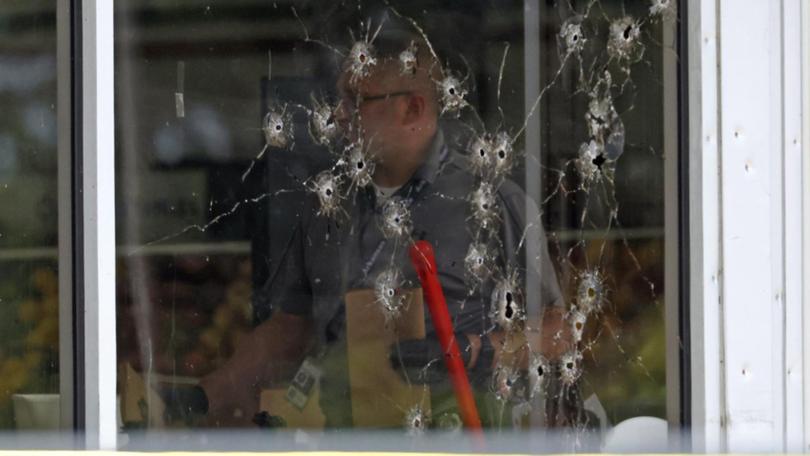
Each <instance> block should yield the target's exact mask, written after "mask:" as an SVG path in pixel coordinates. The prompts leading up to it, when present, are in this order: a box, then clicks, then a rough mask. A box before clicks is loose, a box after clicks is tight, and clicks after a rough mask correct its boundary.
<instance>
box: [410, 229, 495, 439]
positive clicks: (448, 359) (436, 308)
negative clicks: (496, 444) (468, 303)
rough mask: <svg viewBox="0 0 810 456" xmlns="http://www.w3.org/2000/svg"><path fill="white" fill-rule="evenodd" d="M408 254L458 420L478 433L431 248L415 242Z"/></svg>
mask: <svg viewBox="0 0 810 456" xmlns="http://www.w3.org/2000/svg"><path fill="white" fill-rule="evenodd" d="M410 255H411V262H412V263H413V266H414V268H416V273H417V274H419V281H420V282H422V291H423V293H424V295H425V302H426V303H427V306H428V309H429V310H430V318H431V319H432V320H433V327H434V328H436V334H437V335H438V336H439V343H440V344H441V346H442V352H443V353H444V363H445V365H446V366H447V371H448V372H449V374H450V381H451V382H452V384H453V391H454V392H455V394H456V401H458V408H459V410H460V411H461V420H462V421H463V422H464V426H465V427H466V428H468V429H471V430H473V431H474V432H476V433H480V432H481V418H480V417H479V416H478V408H477V407H476V406H475V399H474V398H473V394H472V388H471V387H470V381H469V379H468V378H467V370H466V368H465V367H464V363H463V362H462V358H461V352H460V351H459V349H458V343H457V342H456V339H455V337H454V331H453V323H452V322H451V321H450V313H449V312H448V311H447V301H445V299H444V292H442V285H441V283H439V275H438V272H437V268H436V259H435V257H434V255H433V247H432V246H431V245H430V243H429V242H427V241H416V242H414V244H413V245H412V246H411V249H410Z"/></svg>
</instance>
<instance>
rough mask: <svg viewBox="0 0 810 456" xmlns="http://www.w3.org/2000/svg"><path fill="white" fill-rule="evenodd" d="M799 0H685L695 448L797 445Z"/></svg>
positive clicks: (799, 338)
mask: <svg viewBox="0 0 810 456" xmlns="http://www.w3.org/2000/svg"><path fill="white" fill-rule="evenodd" d="M800 7H801V0H768V1H762V0H706V1H698V0H691V1H690V2H689V8H690V11H689V18H688V23H689V33H690V35H689V49H688V53H689V55H688V60H689V63H688V64H689V91H690V92H689V93H690V107H689V111H690V112H689V113H690V115H689V123H690V125H689V127H690V141H689V143H690V144H689V154H690V203H691V209H690V235H691V239H692V243H691V258H690V267H691V285H692V287H691V296H690V302H691V304H690V305H691V316H692V321H691V323H692V348H693V352H692V376H693V382H692V391H693V417H692V421H693V431H694V433H693V437H694V438H693V443H694V450H695V451H724V450H728V451H751V450H762V451H769V450H770V451H798V450H801V449H802V448H803V434H804V424H803V417H804V412H803V405H802V404H803V379H802V378H803V369H802V352H803V350H802V344H803V340H802V318H803V315H802V283H803V277H804V274H803V269H802V253H801V252H802V249H801V245H802V242H801V238H802V234H801V233H802V196H801V195H802V138H801V110H802V108H801V101H800V100H801V82H800V81H801V79H800V66H801V64H800V62H801V60H800V55H801V54H800V52H801V47H800V45H799V43H801V39H800V32H801V27H800V17H801V14H800ZM805 8H806V5H805Z"/></svg>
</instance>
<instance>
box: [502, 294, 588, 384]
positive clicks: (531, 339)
mask: <svg viewBox="0 0 810 456" xmlns="http://www.w3.org/2000/svg"><path fill="white" fill-rule="evenodd" d="M565 316H566V314H565V310H564V309H563V308H561V307H551V308H548V309H546V311H545V312H544V313H543V319H542V320H541V321H540V322H536V323H535V324H533V325H532V324H527V326H526V329H524V330H522V331H518V332H513V333H505V332H504V331H493V332H491V333H489V339H490V342H491V343H492V346H494V347H495V363H496V364H498V363H501V362H504V363H506V364H509V365H512V366H514V367H516V368H518V369H520V370H526V369H528V366H529V361H530V359H531V354H532V353H539V354H541V355H543V357H544V358H546V359H547V360H548V361H551V362H554V361H558V360H559V359H560V357H562V355H564V354H565V353H567V352H569V351H570V350H572V349H573V348H574V347H575V346H576V344H575V343H574V336H573V332H572V331H571V324H570V322H569V321H568V320H567V319H566V318H565Z"/></svg>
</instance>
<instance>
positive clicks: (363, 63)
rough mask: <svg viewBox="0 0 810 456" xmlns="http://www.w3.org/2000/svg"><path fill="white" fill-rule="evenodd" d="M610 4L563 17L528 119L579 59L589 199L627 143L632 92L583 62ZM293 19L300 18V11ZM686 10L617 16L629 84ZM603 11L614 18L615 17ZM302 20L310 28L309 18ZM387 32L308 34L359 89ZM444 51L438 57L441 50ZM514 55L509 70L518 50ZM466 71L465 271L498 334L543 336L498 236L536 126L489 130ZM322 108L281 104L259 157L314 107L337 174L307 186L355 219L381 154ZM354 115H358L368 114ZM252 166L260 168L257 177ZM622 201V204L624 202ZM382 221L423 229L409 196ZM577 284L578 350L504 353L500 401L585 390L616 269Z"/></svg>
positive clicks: (454, 422) (613, 50) (387, 280)
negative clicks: (511, 181) (585, 371)
mask: <svg viewBox="0 0 810 456" xmlns="http://www.w3.org/2000/svg"><path fill="white" fill-rule="evenodd" d="M390 8H391V10H392V12H393V14H396V15H398V16H400V17H401V15H400V14H399V12H397V11H396V10H394V9H393V7H390ZM598 9H599V4H598V1H596V0H593V1H591V2H590V3H588V4H587V6H586V8H585V10H584V11H581V12H576V11H572V12H571V16H570V17H569V18H567V19H566V20H564V21H563V23H562V25H561V27H560V30H559V31H558V33H557V40H558V46H559V49H560V56H561V59H560V68H559V69H558V71H557V73H556V75H555V77H554V78H552V80H551V82H550V83H549V85H548V86H546V87H545V88H544V89H543V90H542V91H541V92H540V95H539V96H538V97H537V100H535V103H534V105H533V108H532V110H531V111H530V112H529V114H528V115H527V118H526V119H527V120H526V121H527V122H528V117H530V116H531V113H532V112H533V110H534V108H536V106H537V105H538V103H539V101H540V99H541V98H542V97H543V95H544V94H545V93H546V90H547V89H548V88H549V87H551V86H552V85H553V84H555V83H556V82H557V77H558V76H559V75H560V73H561V71H562V69H563V67H565V65H566V64H568V62H572V61H579V70H580V77H579V87H578V88H577V90H578V91H583V92H585V93H587V94H588V98H589V103H588V109H587V112H586V114H585V118H584V122H585V125H586V127H587V131H588V137H587V138H583V142H582V143H581V145H580V147H579V150H577V151H576V154H575V155H576V156H575V157H574V158H572V159H571V160H570V161H569V162H568V165H569V166H570V169H571V170H573V171H574V172H576V174H577V176H578V177H579V188H577V189H576V190H574V191H581V192H584V193H586V194H588V193H590V192H591V191H592V190H593V188H594V187H595V186H604V188H606V189H608V190H607V191H609V192H610V191H612V183H613V179H614V174H615V172H616V165H617V163H618V162H619V160H620V158H621V156H622V152H623V149H624V136H625V130H624V124H623V122H622V118H621V115H620V114H619V112H618V111H617V109H616V107H615V105H614V100H613V96H614V93H615V92H616V91H617V90H623V88H624V85H620V86H617V85H616V84H615V83H614V82H613V75H612V73H611V70H610V69H609V65H607V64H605V65H596V64H595V62H592V63H590V64H583V59H584V57H583V54H584V50H585V49H586V46H588V45H589V44H592V43H595V42H597V40H596V39H593V38H594V37H593V36H589V35H588V32H589V29H588V28H587V27H586V26H585V22H586V21H587V20H594V18H596V19H598V17H597V16H598V14H599V13H598V12H597V10H598ZM293 13H295V15H296V17H297V13H296V12H295V11H294V10H293ZM674 14H675V13H674V4H673V2H672V1H671V0H652V1H651V4H650V7H649V16H648V17H641V18H634V17H631V16H628V15H624V16H622V17H619V18H616V19H612V20H611V19H609V18H607V17H604V19H605V21H606V22H607V23H608V37H607V43H606V47H605V49H604V50H605V51H606V54H607V56H608V57H609V59H610V61H609V62H608V64H609V63H611V62H613V63H616V64H617V65H618V68H619V69H618V71H619V72H620V73H623V74H624V75H625V76H626V78H625V80H627V78H629V74H630V69H631V66H632V65H633V64H635V63H637V62H639V61H641V59H642V58H643V56H644V52H645V46H644V43H643V42H642V36H643V33H642V32H643V28H644V26H645V24H647V22H648V21H655V20H661V19H663V18H667V17H671V16H672V15H674ZM602 15H603V16H604V13H602ZM299 20H300V19H299ZM408 21H409V22H410V23H411V24H412V25H413V26H414V29H415V31H416V32H417V33H418V34H419V35H420V36H422V37H423V38H424V39H425V40H426V41H427V44H428V46H429V47H430V51H431V53H433V48H432V46H431V45H430V41H429V40H428V37H427V34H426V33H425V32H424V30H422V29H421V27H419V25H418V24H417V23H416V21H414V20H412V19H408ZM301 25H302V27H303V23H301ZM383 26H384V24H383V23H380V24H377V28H376V30H375V31H374V32H373V33H372V26H371V22H370V21H369V22H368V23H367V24H365V26H363V25H362V24H361V29H364V31H363V34H362V35H363V36H362V38H361V39H359V40H355V39H353V42H352V43H351V45H350V46H349V47H348V51H345V52H344V51H342V50H340V49H339V48H337V47H333V46H331V45H327V44H326V43H323V42H321V41H318V40H316V39H313V38H311V37H310V34H309V32H308V31H307V30H306V28H304V35H305V38H304V39H305V41H310V42H316V43H321V44H323V45H324V46H326V47H327V48H328V49H330V50H332V51H334V52H335V53H337V54H338V55H339V56H340V57H342V58H343V59H346V60H347V61H348V65H347V66H346V69H347V71H348V73H349V76H350V84H354V85H356V84H358V83H360V82H361V81H362V80H363V79H364V78H366V77H368V76H369V75H370V74H372V71H373V69H374V68H375V66H377V65H378V64H379V63H380V61H381V59H382V58H381V57H379V56H378V55H377V54H376V50H375V47H374V41H375V39H376V37H377V34H378V33H379V32H380V30H381V28H382V27H383ZM352 35H353V33H352ZM507 50H508V47H507ZM433 55H434V56H435V53H433ZM417 56H418V52H417V44H416V43H415V42H412V43H411V44H410V45H409V46H408V47H406V48H405V49H402V51H401V52H400V53H399V54H398V62H399V65H400V70H401V72H402V74H404V75H410V74H414V72H415V71H416V70H417V68H418V64H419V62H418V61H417ZM503 60H504V63H505V62H506V52H505V53H504V59H503ZM584 68H590V69H594V70H593V71H594V73H593V74H590V73H589V74H585V73H586V72H585V70H584ZM457 74H458V73H456V72H454V71H453V70H452V69H451V68H447V69H446V70H445V72H444V76H443V77H442V78H441V79H440V80H437V81H434V82H435V88H436V91H437V96H438V99H439V101H440V111H441V115H442V116H445V117H450V118H455V119H459V118H462V114H463V113H464V112H465V111H471V112H472V114H473V115H474V116H476V118H477V119H478V121H479V122H478V123H479V125H478V126H474V125H469V128H470V130H472V131H473V132H475V133H473V134H472V135H471V140H470V141H469V143H468V145H467V151H466V152H467V154H468V158H469V168H470V171H471V172H472V174H473V175H474V176H475V177H476V178H477V179H478V181H477V187H476V188H475V190H474V191H473V192H472V193H471V194H470V195H469V196H468V197H467V201H468V203H469V206H470V209H469V212H470V219H471V221H472V223H471V224H470V229H471V230H473V232H472V234H473V239H474V241H473V243H471V245H470V246H469V248H468V250H467V254H466V256H465V258H464V268H465V271H466V274H467V276H468V279H469V282H470V287H471V288H474V287H481V286H482V285H483V284H484V283H485V282H486V281H492V282H493V283H494V287H493V291H492V294H491V296H490V298H489V304H488V305H489V313H488V315H487V317H488V318H489V320H490V322H491V329H490V331H495V330H501V331H504V332H505V333H507V334H515V333H520V332H524V331H528V330H537V329H538V328H536V327H531V326H530V324H537V323H536V322H529V321H528V320H527V315H526V307H525V306H526V303H525V296H524V293H523V290H522V289H521V284H522V280H521V277H520V274H519V272H518V269H517V267H518V266H519V265H505V264H502V263H501V262H499V257H498V254H497V251H498V248H499V247H502V246H501V245H493V243H495V244H497V242H494V241H493V240H497V237H498V230H499V227H500V222H501V220H500V210H501V208H500V201H499V200H498V198H497V196H496V195H497V190H498V188H499V187H500V186H501V185H502V184H503V182H504V181H505V180H506V179H507V178H509V177H510V174H511V172H512V170H513V169H514V168H515V165H516V164H517V163H518V162H519V159H520V158H521V155H520V152H519V151H518V150H516V149H515V143H516V142H517V141H518V139H519V137H520V135H521V134H522V133H523V132H524V131H525V129H526V127H527V124H526V123H524V125H523V126H522V127H521V128H520V129H519V130H518V131H517V133H512V134H510V132H509V131H510V130H509V128H508V127H506V126H503V125H500V126H498V128H496V129H492V130H490V131H487V130H486V128H485V127H484V126H483V121H481V120H480V119H481V118H480V116H478V114H477V113H476V112H475V108H474V106H473V105H472V104H471V103H470V101H469V100H468V97H469V92H470V89H469V88H468V86H469V84H468V78H469V76H467V77H465V78H460V77H459V76H458V75H457ZM502 77H503V65H502V67H501V74H500V75H499V81H498V92H500V83H501V81H500V79H501V78H502ZM310 102H311V103H310V104H311V105H310V106H301V105H292V104H291V105H275V106H272V107H271V108H270V110H269V112H268V113H267V114H266V116H265V117H264V119H263V123H262V131H263V133H264V138H265V142H266V144H265V146H264V148H263V149H262V152H261V153H260V154H259V157H261V155H262V154H264V153H265V152H266V151H267V150H275V149H284V150H293V149H294V147H295V143H294V137H295V135H294V124H293V121H292V111H293V110H294V109H299V110H301V111H303V112H304V113H305V114H306V115H307V117H308V123H307V128H308V133H309V136H310V137H311V138H312V140H313V141H314V142H315V143H316V144H318V145H321V146H324V147H326V148H327V149H328V150H330V151H331V153H332V155H333V156H334V158H335V161H334V166H333V167H332V168H330V169H327V170H324V171H321V172H320V173H318V174H316V175H315V176H312V177H310V178H308V179H306V181H305V182H304V188H305V189H306V190H307V191H309V192H311V193H312V194H314V195H315V196H316V197H317V201H318V209H317V216H320V217H328V218H334V219H339V218H341V217H345V216H346V212H345V210H344V209H343V207H342V205H343V204H344V202H347V201H351V200H352V195H353V192H356V191H357V190H358V189H361V188H364V187H367V186H369V185H370V184H371V182H372V177H373V175H374V169H375V161H374V159H373V157H372V156H371V154H370V152H369V145H368V144H364V143H363V141H362V140H361V139H357V140H355V141H354V142H351V143H349V144H347V145H344V146H340V142H341V141H340V137H341V132H340V128H339V125H338V123H337V121H336V113H337V110H338V109H339V108H340V107H339V105H338V103H333V102H331V101H330V100H328V99H325V98H322V97H317V96H315V95H314V94H313V95H312V96H311V97H310ZM352 112H354V115H357V110H356V109H354V110H353V111H352ZM353 120H356V119H353ZM357 124H358V122H352V125H357ZM356 137H358V138H359V137H362V135H356ZM251 169H252V165H251V168H250V169H248V170H247V171H246V174H247V173H249V172H250V171H251ZM567 169H568V168H567ZM568 172H569V171H567V170H560V171H559V175H560V183H558V186H557V189H556V190H555V192H556V191H561V192H568V190H566V189H565V188H563V187H562V184H561V182H562V180H563V179H562V178H563V177H564V176H565V175H566V174H567V173H568ZM243 179H244V176H243ZM263 196H264V195H263ZM259 199H260V198H257V199H254V200H259ZM612 201H615V198H614V199H613V200H612ZM246 202H247V201H246ZM238 207H239V206H238V205H237V206H235V207H234V208H233V209H232V210H231V211H230V212H229V213H232V212H233V211H235V210H236V209H237V208H238ZM615 213H616V209H615V208H613V211H612V214H614V215H615ZM224 215H225V214H222V215H220V216H217V217H216V218H215V219H214V220H212V222H211V223H209V224H207V225H205V226H204V227H202V228H200V229H201V230H204V229H206V228H207V227H209V226H210V225H211V224H212V223H216V222H217V221H218V220H220V219H221V218H222V217H223V216H224ZM584 217H585V214H583V219H584ZM381 220H382V221H381V226H380V229H381V231H382V233H383V234H384V236H385V237H386V238H388V239H394V240H398V241H404V242H403V243H402V245H405V244H407V241H408V240H409V239H410V236H411V234H412V233H411V232H412V222H411V214H410V206H409V202H408V201H406V200H403V199H400V198H398V197H392V198H390V199H388V200H387V201H386V202H385V204H384V205H383V207H382V217H381ZM531 223H536V224H539V223H540V220H539V219H538V220H534V221H531ZM189 228H194V227H189ZM198 228H199V227H198ZM185 231H186V230H184V232H185ZM164 239H166V238H164ZM392 264H393V262H392ZM402 277H403V274H402V272H401V271H397V270H396V269H389V270H386V271H384V272H383V273H381V274H379V276H378V277H376V279H375V286H374V296H375V301H376V304H377V305H379V306H380V308H381V309H382V311H383V313H384V315H385V316H386V319H387V320H389V321H390V320H392V319H394V318H396V316H397V315H399V314H400V312H402V310H403V308H404V305H405V300H404V298H403V293H402V292H401V288H402V287H403V279H402ZM577 280H578V285H577V286H576V294H575V296H573V299H572V302H570V303H569V308H568V311H567V312H566V314H565V315H566V316H565V318H566V321H567V323H568V324H569V325H570V332H571V334H572V338H573V342H574V345H573V348H571V350H570V351H568V352H567V353H565V354H563V355H562V357H561V358H560V359H559V360H558V361H555V362H553V363H552V362H551V361H550V360H548V359H546V358H545V357H544V356H543V355H542V354H541V353H540V352H539V351H537V350H535V347H531V346H529V345H528V343H527V345H526V348H527V349H528V351H529V361H528V367H524V368H523V369H520V368H519V367H518V366H517V365H515V364H514V361H509V362H506V361H503V360H504V359H505V358H506V357H497V356H496V359H500V361H499V362H498V363H497V364H496V365H495V366H494V369H493V372H492V376H491V382H490V385H491V386H490V389H491V392H492V393H493V394H494V395H495V397H496V398H497V399H499V400H500V401H503V402H513V403H520V404H523V405H526V404H531V403H532V401H533V400H534V399H535V398H537V397H542V396H543V395H544V394H545V392H546V389H547V386H548V384H549V383H550V382H551V381H553V380H555V381H559V382H561V384H562V385H563V386H564V387H573V386H574V385H575V384H576V383H577V381H578V380H579V378H580V376H581V375H582V359H583V353H582V351H581V349H580V347H581V342H582V341H583V340H582V339H583V335H584V333H585V328H586V325H587V323H588V320H589V319H590V318H592V317H594V316H595V315H597V314H599V313H600V312H602V311H603V310H604V308H605V306H606V304H607V303H608V289H607V286H606V277H605V275H604V272H603V271H601V270H600V269H599V267H598V266H596V267H593V268H591V269H588V270H585V271H582V272H581V273H580V274H578V275H577ZM486 335H487V334H482V335H481V336H486ZM553 365H554V366H556V368H555V367H554V366H553ZM552 376H555V377H552ZM528 408H529V409H530V408H531V406H530V405H529V406H528ZM437 422H438V425H439V426H440V427H445V428H447V429H460V427H461V421H460V418H459V417H458V415H452V414H451V415H444V416H442V417H440V418H439V419H438V420H437ZM429 423H430V417H429V416H427V415H426V414H425V413H424V411H423V410H422V409H421V408H420V407H416V406H415V407H413V408H411V409H410V410H408V411H407V413H406V418H405V422H404V427H405V429H406V431H407V433H408V434H409V435H414V436H416V435H421V434H422V433H423V432H424V430H425V429H426V428H427V426H428V424H429ZM442 423H444V424H442Z"/></svg>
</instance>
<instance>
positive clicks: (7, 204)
mask: <svg viewBox="0 0 810 456" xmlns="http://www.w3.org/2000/svg"><path fill="white" fill-rule="evenodd" d="M0 106H2V107H3V108H2V115H0V429H31V428H38V429H42V428H46V429H47V428H56V427H57V426H58V424H59V401H58V397H57V396H56V394H58V393H59V358H58V356H59V320H58V317H59V315H58V313H59V312H58V307H59V291H58V283H57V261H56V246H57V212H56V205H57V203H56V170H57V168H56V161H57V160H56V158H57V156H56V2H55V1H52V0H51V1H39V0H38V1H27V2H2V3H0Z"/></svg>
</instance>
